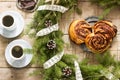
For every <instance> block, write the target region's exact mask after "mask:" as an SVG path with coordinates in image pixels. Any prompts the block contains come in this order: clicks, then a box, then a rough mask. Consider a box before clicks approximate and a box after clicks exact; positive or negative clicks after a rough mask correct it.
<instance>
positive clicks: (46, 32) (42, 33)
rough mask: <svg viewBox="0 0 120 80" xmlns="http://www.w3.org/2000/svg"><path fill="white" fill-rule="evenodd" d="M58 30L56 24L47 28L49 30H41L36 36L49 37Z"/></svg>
mask: <svg viewBox="0 0 120 80" xmlns="http://www.w3.org/2000/svg"><path fill="white" fill-rule="evenodd" d="M58 29H59V26H58V24H55V25H53V26H50V27H47V28H44V29H42V30H40V31H39V32H38V33H37V34H36V36H44V35H47V34H49V33H51V32H53V31H57V30H58Z"/></svg>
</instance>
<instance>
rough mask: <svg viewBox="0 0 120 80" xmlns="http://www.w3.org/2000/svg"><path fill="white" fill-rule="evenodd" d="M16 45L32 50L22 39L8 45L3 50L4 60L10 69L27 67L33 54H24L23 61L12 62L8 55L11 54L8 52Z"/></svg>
mask: <svg viewBox="0 0 120 80" xmlns="http://www.w3.org/2000/svg"><path fill="white" fill-rule="evenodd" d="M16 45H20V46H22V47H23V48H27V49H32V47H31V45H30V44H29V43H28V42H27V41H25V40H22V39H18V40H14V41H12V42H11V43H10V44H8V46H7V48H6V50H5V58H6V60H7V62H8V64H9V65H11V66H12V67H15V68H22V67H25V66H27V65H28V64H29V63H30V62H31V60H32V57H33V54H32V53H25V54H24V55H25V57H24V58H23V59H21V60H14V59H13V58H11V56H10V54H11V51H10V50H11V47H13V46H16Z"/></svg>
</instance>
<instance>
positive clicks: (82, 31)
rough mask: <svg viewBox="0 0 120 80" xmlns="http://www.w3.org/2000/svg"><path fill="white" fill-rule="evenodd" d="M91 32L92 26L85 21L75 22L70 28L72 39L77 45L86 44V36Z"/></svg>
mask: <svg viewBox="0 0 120 80" xmlns="http://www.w3.org/2000/svg"><path fill="white" fill-rule="evenodd" d="M91 32H92V30H91V26H90V25H89V24H88V23H87V22H85V21H84V20H75V21H73V22H72V23H71V24H70V27H69V36H70V39H71V40H72V41H73V42H75V43H76V44H81V43H84V42H85V38H86V36H87V35H88V34H90V33H91Z"/></svg>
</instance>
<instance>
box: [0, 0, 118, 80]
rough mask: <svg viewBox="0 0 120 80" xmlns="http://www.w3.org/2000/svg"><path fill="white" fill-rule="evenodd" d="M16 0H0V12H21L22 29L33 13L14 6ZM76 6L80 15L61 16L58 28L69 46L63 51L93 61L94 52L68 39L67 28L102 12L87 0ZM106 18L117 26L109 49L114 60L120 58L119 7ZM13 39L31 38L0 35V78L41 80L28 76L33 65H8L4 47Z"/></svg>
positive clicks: (30, 40) (6, 79)
mask: <svg viewBox="0 0 120 80" xmlns="http://www.w3.org/2000/svg"><path fill="white" fill-rule="evenodd" d="M16 1H17V0H0V13H2V12H4V11H7V10H13V11H18V12H19V13H21V15H22V16H23V18H24V20H25V26H24V29H25V28H26V27H27V26H26V25H27V24H29V23H30V22H31V20H32V18H33V14H34V13H25V12H22V11H21V10H19V9H18V8H17V7H16ZM78 6H79V7H80V8H81V9H82V15H77V14H76V13H75V12H74V13H73V14H72V15H71V16H69V17H68V16H67V15H68V14H69V13H65V14H64V15H63V17H62V18H61V22H60V29H61V30H62V31H63V32H64V36H63V39H64V41H65V42H66V43H67V44H69V45H70V46H65V52H66V53H68V54H71V53H73V54H76V55H78V56H79V59H80V60H82V59H83V58H86V57H87V58H90V59H91V61H92V62H94V54H87V53H85V52H83V50H82V49H81V48H80V47H79V46H78V45H76V44H74V43H73V42H71V41H70V40H69V35H68V28H69V24H70V23H71V21H73V20H76V19H85V18H87V17H89V16H98V15H100V14H101V13H102V9H101V8H100V7H98V6H97V5H93V4H91V3H90V2H89V1H88V0H79V2H78ZM107 19H109V20H111V21H112V22H113V23H114V24H115V25H116V26H117V28H118V33H117V36H116V38H115V39H114V41H113V44H112V47H111V48H110V51H111V53H112V55H116V60H119V59H120V39H119V38H120V9H115V10H113V11H111V12H110V14H109V15H108V16H107ZM15 39H24V40H26V41H28V42H29V43H31V45H33V43H32V39H30V38H29V37H28V36H26V35H22V36H19V37H16V38H14V39H6V38H4V37H2V36H0V80H42V79H41V78H40V76H29V74H30V73H31V72H32V71H33V70H35V69H39V67H36V66H35V65H33V64H32V65H31V64H29V65H28V66H27V67H25V68H22V69H15V68H12V67H11V66H9V65H8V64H7V62H6V60H5V48H6V46H7V45H8V44H9V43H10V42H11V41H13V40H15Z"/></svg>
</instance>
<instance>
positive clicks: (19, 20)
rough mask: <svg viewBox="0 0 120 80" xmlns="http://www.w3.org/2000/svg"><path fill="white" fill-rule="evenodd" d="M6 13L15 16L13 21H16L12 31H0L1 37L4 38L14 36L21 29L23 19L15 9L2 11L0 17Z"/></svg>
mask: <svg viewBox="0 0 120 80" xmlns="http://www.w3.org/2000/svg"><path fill="white" fill-rule="evenodd" d="M5 14H6V15H8V14H11V15H13V16H14V17H15V21H16V26H17V27H16V29H15V30H14V31H4V32H3V33H1V35H2V36H3V37H6V38H14V37H17V36H18V35H19V34H20V33H21V32H22V31H23V28H24V19H23V17H22V16H21V14H20V13H18V12H16V11H6V12H3V13H2V14H0V17H1V16H3V15H5Z"/></svg>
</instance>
